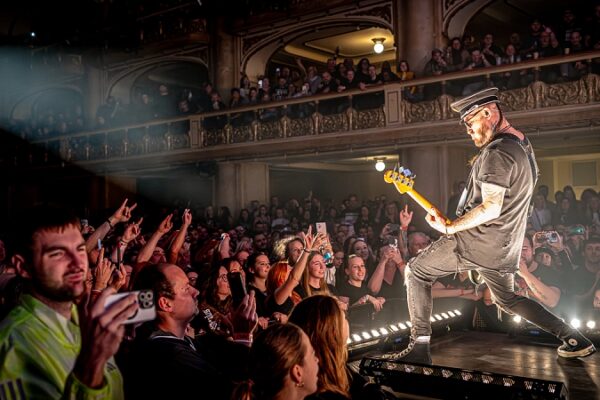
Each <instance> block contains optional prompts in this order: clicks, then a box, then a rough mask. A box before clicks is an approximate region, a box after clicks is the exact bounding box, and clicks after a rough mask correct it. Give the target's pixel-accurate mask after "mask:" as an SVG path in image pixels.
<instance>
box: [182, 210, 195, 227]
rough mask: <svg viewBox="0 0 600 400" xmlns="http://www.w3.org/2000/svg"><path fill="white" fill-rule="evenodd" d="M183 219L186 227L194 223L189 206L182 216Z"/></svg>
mask: <svg viewBox="0 0 600 400" xmlns="http://www.w3.org/2000/svg"><path fill="white" fill-rule="evenodd" d="M181 220H182V221H183V224H182V225H183V226H185V227H186V228H187V227H189V226H190V225H191V224H192V213H191V211H190V209H189V208H186V209H185V210H184V211H183V216H182V217H181Z"/></svg>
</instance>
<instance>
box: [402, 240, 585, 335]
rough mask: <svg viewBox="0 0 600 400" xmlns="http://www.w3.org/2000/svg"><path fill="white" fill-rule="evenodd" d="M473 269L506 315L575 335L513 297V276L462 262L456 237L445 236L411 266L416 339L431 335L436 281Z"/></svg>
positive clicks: (409, 293)
mask: <svg viewBox="0 0 600 400" xmlns="http://www.w3.org/2000/svg"><path fill="white" fill-rule="evenodd" d="M473 269H475V270H477V272H479V274H481V276H482V277H483V279H484V281H485V282H486V283H487V286H488V287H489V288H490V291H491V292H492V299H493V300H494V302H495V303H496V304H497V305H498V306H499V307H501V308H502V309H504V310H505V311H506V312H508V313H510V314H518V315H520V316H521V317H523V318H525V319H526V320H528V321H530V322H532V323H534V324H535V325H537V326H538V327H540V328H542V329H543V330H545V331H547V332H550V333H552V334H553V335H555V336H557V337H558V338H560V339H564V338H566V337H567V336H569V335H570V334H572V333H573V332H574V329H573V328H571V327H570V326H569V325H567V324H565V323H564V322H563V321H562V320H561V319H560V318H558V317H557V316H556V315H554V314H552V313H551V312H550V311H548V310H546V309H545V308H544V307H543V306H542V305H541V304H539V303H538V302H536V301H534V300H531V299H528V298H526V297H521V296H517V295H516V294H515V293H514V273H513V272H510V271H506V272H503V271H499V270H496V269H490V268H484V267H481V266H479V265H476V264H475V263H472V262H470V261H467V260H465V259H463V258H461V257H460V256H459V255H458V254H457V251H456V239H455V238H454V237H453V236H442V237H441V238H440V239H439V240H437V241H435V242H433V243H432V244H431V245H429V247H427V248H426V249H424V250H423V251H422V252H421V253H420V254H419V255H417V256H416V257H415V258H413V259H412V260H410V261H409V263H408V270H407V273H406V284H407V300H408V311H409V313H410V320H411V323H412V331H411V335H412V336H413V338H416V337H417V336H429V335H431V321H430V318H431V309H432V305H433V299H432V297H431V285H432V284H433V283H434V282H435V281H436V279H437V278H440V277H442V276H446V275H450V274H453V273H456V272H461V271H468V270H473Z"/></svg>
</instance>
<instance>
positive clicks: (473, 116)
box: [460, 108, 484, 129]
mask: <svg viewBox="0 0 600 400" xmlns="http://www.w3.org/2000/svg"><path fill="white" fill-rule="evenodd" d="M483 110H484V109H483V108H482V109H481V110H479V111H477V112H476V113H475V114H473V115H472V116H471V118H469V120H468V121H467V120H466V119H463V120H462V121H460V123H461V124H462V125H464V126H466V127H467V128H469V129H470V128H471V127H472V126H473V123H472V122H471V121H473V119H474V118H475V116H476V115H477V114H479V113H480V112H482V111H483Z"/></svg>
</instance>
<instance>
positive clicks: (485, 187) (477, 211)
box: [427, 183, 506, 234]
mask: <svg viewBox="0 0 600 400" xmlns="http://www.w3.org/2000/svg"><path fill="white" fill-rule="evenodd" d="M505 192H506V189H505V188H503V187H501V186H498V185H494V184H491V183H482V185H481V195H482V198H483V201H482V203H481V204H480V205H478V206H477V207H475V208H473V209H472V210H471V211H469V212H468V213H466V214H464V215H463V216H461V217H459V218H457V219H455V220H454V221H452V223H450V224H448V225H446V224H445V221H444V218H443V217H442V216H438V215H435V216H432V215H431V214H430V215H428V216H427V222H428V223H429V225H431V227H432V228H434V229H436V230H437V231H439V232H441V233H444V234H454V233H456V232H460V231H464V230H467V229H471V228H474V227H476V226H478V225H481V224H484V223H486V222H488V221H491V220H493V219H494V218H498V217H499V216H500V212H501V211H502V204H503V202H504V193H505Z"/></svg>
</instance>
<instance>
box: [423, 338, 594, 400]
mask: <svg viewBox="0 0 600 400" xmlns="http://www.w3.org/2000/svg"><path fill="white" fill-rule="evenodd" d="M536 339H537V340H536ZM559 344H560V343H559V342H558V341H553V339H551V340H548V339H538V338H535V337H528V336H517V337H510V336H509V335H508V334H502V333H490V332H475V331H465V332H456V331H454V332H450V333H447V334H442V335H439V334H438V335H435V334H434V336H433V337H432V342H431V353H432V358H433V364H434V365H441V366H448V367H454V368H464V369H472V370H477V371H485V372H496V373H500V374H506V375H516V376H524V377H530V378H536V379H544V380H551V381H561V382H563V383H565V385H566V386H567V389H568V390H569V399H572V400H588V399H600V354H598V353H596V354H594V355H592V356H590V357H587V358H584V359H575V360H564V359H560V358H559V357H558V355H557V353H556V348H557V347H558V345H559Z"/></svg>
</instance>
